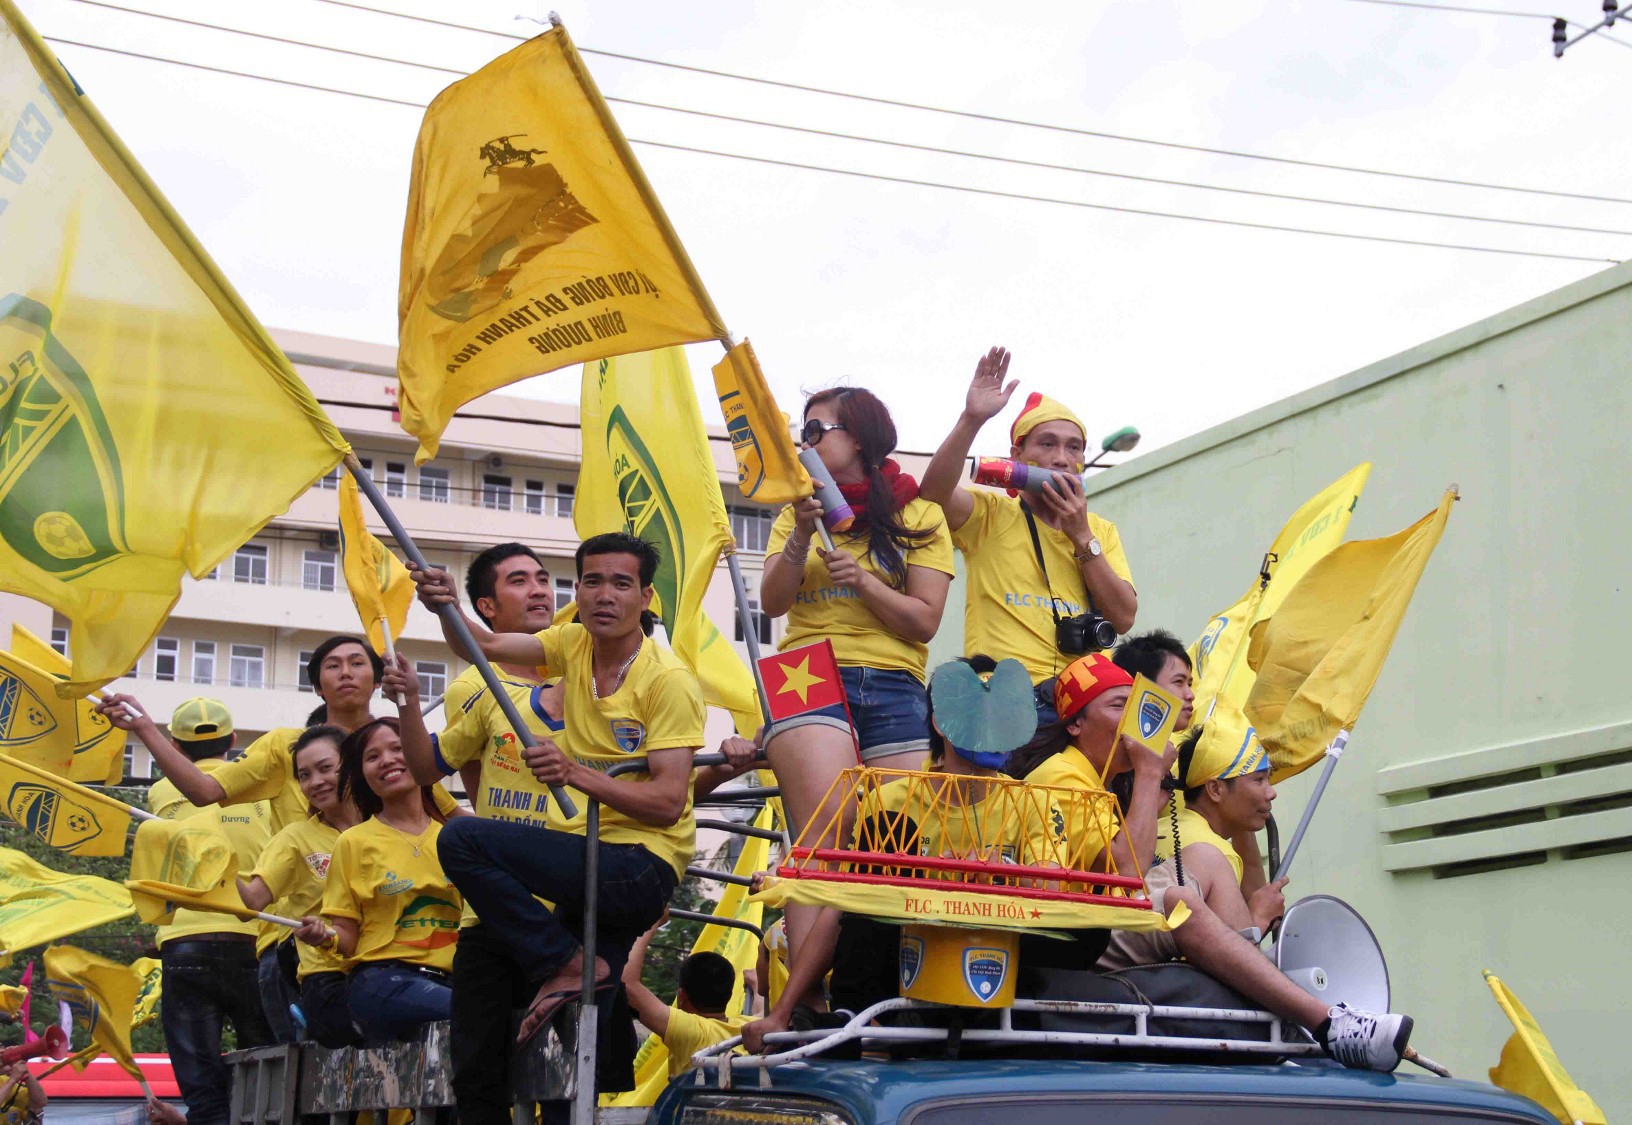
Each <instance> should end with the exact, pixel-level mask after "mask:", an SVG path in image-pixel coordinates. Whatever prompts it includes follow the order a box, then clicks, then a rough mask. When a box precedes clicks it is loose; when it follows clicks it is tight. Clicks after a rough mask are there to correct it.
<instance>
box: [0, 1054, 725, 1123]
mask: <svg viewBox="0 0 1632 1125" xmlns="http://www.w3.org/2000/svg"><path fill="white" fill-rule="evenodd" d="M732 1034H733V1035H734V1034H736V1033H735V1032H732ZM709 1042H711V1043H718V1042H719V1040H718V1039H711V1040H709ZM707 1045H708V1044H706V1043H705V1044H702V1045H701V1046H700V1047H698V1048H696V1049H697V1050H701V1049H702V1047H703V1046H707ZM670 1066H671V1068H672V1066H673V1063H672V1062H671V1063H670ZM671 1073H673V1071H672V1069H671ZM28 1106H29V1093H28V1083H27V1082H19V1083H17V1088H16V1089H15V1090H13V1091H12V1092H11V1097H10V1099H8V1100H7V1101H6V1103H5V1104H4V1105H0V1125H29V1123H30V1122H34V1121H41V1120H43V1119H44V1117H43V1112H44V1111H41V1113H39V1114H35V1113H31V1112H29V1108H28Z"/></svg>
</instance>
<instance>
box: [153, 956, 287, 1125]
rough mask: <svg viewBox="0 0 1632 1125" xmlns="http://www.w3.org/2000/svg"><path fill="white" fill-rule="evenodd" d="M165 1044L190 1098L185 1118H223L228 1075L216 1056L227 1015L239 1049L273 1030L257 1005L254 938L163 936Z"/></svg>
mask: <svg viewBox="0 0 1632 1125" xmlns="http://www.w3.org/2000/svg"><path fill="white" fill-rule="evenodd" d="M159 960H160V963H161V964H162V965H163V967H164V978H163V981H164V983H163V988H164V1002H163V1003H162V1004H160V1005H159V1014H160V1020H161V1023H162V1025H163V1027H164V1045H165V1048H166V1049H167V1050H168V1051H169V1052H170V1065H171V1067H172V1068H173V1069H174V1071H175V1075H176V1085H177V1086H179V1087H180V1088H181V1097H182V1100H183V1101H185V1102H186V1103H187V1122H188V1125H226V1121H227V1118H228V1115H229V1110H230V1105H229V1103H230V1101H231V1099H232V1076H231V1073H230V1072H229V1071H228V1070H227V1064H226V1063H225V1062H223V1061H222V1059H221V1032H222V1030H223V1028H224V1026H225V1025H226V1024H227V1023H229V1022H230V1023H231V1024H232V1027H233V1031H234V1032H236V1033H237V1039H238V1047H239V1049H240V1050H243V1049H247V1048H250V1047H265V1046H268V1045H269V1044H271V1042H272V1030H271V1028H269V1027H268V1026H267V1024H266V1016H265V1014H264V1013H263V1012H262V1010H261V993H260V987H259V985H258V983H257V981H256V968H257V966H256V961H255V943H254V942H253V941H242V942H238V941H198V940H188V939H187V938H185V937H181V938H176V939H175V940H174V941H167V942H165V943H164V945H163V946H162V947H161V948H160V950H159Z"/></svg>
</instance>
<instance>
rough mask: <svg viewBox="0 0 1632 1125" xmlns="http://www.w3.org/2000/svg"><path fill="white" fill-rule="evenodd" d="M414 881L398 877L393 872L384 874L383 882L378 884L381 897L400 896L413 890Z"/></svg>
mask: <svg viewBox="0 0 1632 1125" xmlns="http://www.w3.org/2000/svg"><path fill="white" fill-rule="evenodd" d="M413 887H414V881H413V880H412V879H406V878H404V877H402V876H401V875H398V874H397V873H396V872H395V871H387V872H386V873H385V882H383V883H381V884H380V893H381V894H382V895H400V894H401V893H402V892H403V891H409V890H413Z"/></svg>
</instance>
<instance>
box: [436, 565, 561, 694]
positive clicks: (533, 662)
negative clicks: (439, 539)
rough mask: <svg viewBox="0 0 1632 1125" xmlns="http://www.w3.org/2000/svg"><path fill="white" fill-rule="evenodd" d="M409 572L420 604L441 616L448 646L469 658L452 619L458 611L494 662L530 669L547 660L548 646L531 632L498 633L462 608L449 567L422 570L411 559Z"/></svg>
mask: <svg viewBox="0 0 1632 1125" xmlns="http://www.w3.org/2000/svg"><path fill="white" fill-rule="evenodd" d="M408 573H409V574H410V575H411V576H412V577H413V580H414V585H415V586H417V587H418V588H419V604H421V605H423V606H424V607H425V608H426V609H428V610H430V611H431V612H432V613H434V614H436V615H437V619H438V620H439V621H441V622H442V637H443V639H444V640H446V641H447V642H448V647H449V648H451V649H452V650H453V651H454V652H455V653H457V654H458V655H459V656H460V657H462V658H464V659H465V660H470V659H471V655H470V653H469V652H467V651H466V650H465V646H464V643H463V642H462V641H461V640H460V639H459V634H458V632H457V631H456V630H455V629H454V627H453V624H452V622H451V621H450V620H449V618H451V617H452V616H453V615H454V614H457V615H458V616H459V617H460V618H462V619H463V620H464V622H465V627H466V628H468V629H469V630H470V635H471V638H472V639H473V640H474V641H475V642H476V647H477V648H479V649H481V650H482V655H483V656H486V657H487V659H488V660H489V661H491V662H492V663H494V664H518V665H521V666H523V667H527V668H537V667H539V666H540V665H542V664H543V663H544V646H543V644H542V643H540V641H539V639H538V638H537V637H536V636H534V635H533V634H531V633H495V632H493V631H492V630H490V629H488V627H487V626H486V625H483V624H482V623H481V622H480V621H475V620H472V619H471V617H470V616H469V615H468V614H466V613H465V611H464V610H462V609H460V608H459V594H458V592H457V591H456V590H455V588H454V585H453V576H452V575H451V574H449V573H448V572H447V571H445V570H438V569H436V568H435V567H433V568H431V569H430V570H421V569H420V568H419V567H417V566H415V565H414V564H413V561H412V560H409V562H408ZM448 606H452V607H453V613H451V614H448V613H446V607H448Z"/></svg>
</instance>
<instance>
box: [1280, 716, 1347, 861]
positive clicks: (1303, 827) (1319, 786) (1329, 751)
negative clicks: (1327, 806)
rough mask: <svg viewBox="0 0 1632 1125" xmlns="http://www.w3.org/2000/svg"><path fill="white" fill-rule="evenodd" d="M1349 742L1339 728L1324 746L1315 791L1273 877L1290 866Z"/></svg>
mask: <svg viewBox="0 0 1632 1125" xmlns="http://www.w3.org/2000/svg"><path fill="white" fill-rule="evenodd" d="M1348 744H1349V732H1348V731H1346V730H1340V731H1338V732H1337V737H1336V738H1334V739H1332V744H1331V745H1330V746H1328V747H1326V765H1325V766H1324V767H1323V768H1322V769H1321V771H1320V779H1319V780H1318V781H1316V782H1315V791H1314V792H1313V793H1311V794H1309V803H1308V804H1307V805H1305V806H1304V809H1303V816H1302V817H1301V818H1300V819H1299V820H1298V827H1297V831H1295V832H1293V833H1292V842H1291V843H1289V844H1287V845H1286V851H1285V852H1284V853H1283V854H1282V855H1281V865H1280V867H1278V868H1276V869H1275V878H1276V879H1281V878H1285V876H1286V872H1287V869H1288V868H1290V867H1291V866H1292V857H1293V856H1295V855H1297V854H1298V845H1299V844H1301V843H1303V834H1304V833H1305V832H1307V831H1309V822H1310V821H1311V820H1313V819H1314V818H1315V807H1316V806H1317V805H1319V804H1320V799H1321V797H1322V796H1324V795H1325V793H1326V783H1327V782H1329V781H1331V780H1332V771H1333V770H1335V769H1337V760H1338V759H1339V758H1341V757H1342V756H1343V748H1344V747H1345V746H1347V745H1348Z"/></svg>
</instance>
